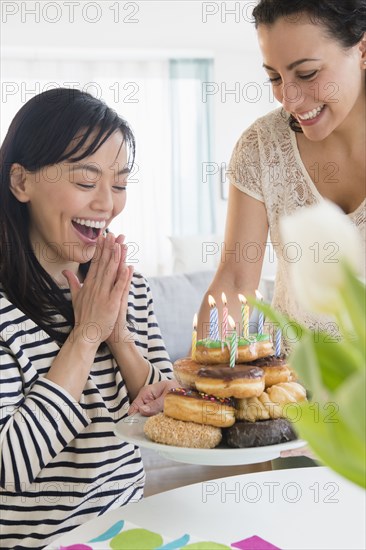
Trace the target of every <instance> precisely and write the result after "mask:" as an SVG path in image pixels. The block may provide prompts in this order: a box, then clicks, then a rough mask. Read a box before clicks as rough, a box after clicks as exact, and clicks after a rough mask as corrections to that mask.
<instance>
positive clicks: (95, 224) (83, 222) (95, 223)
mask: <svg viewBox="0 0 366 550" xmlns="http://www.w3.org/2000/svg"><path fill="white" fill-rule="evenodd" d="M73 221H74V222H76V223H78V224H79V225H86V226H87V227H95V228H97V229H104V227H105V226H106V222H105V220H101V221H99V222H98V221H95V220H84V219H81V218H73Z"/></svg>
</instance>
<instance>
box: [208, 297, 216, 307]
mask: <svg viewBox="0 0 366 550" xmlns="http://www.w3.org/2000/svg"><path fill="white" fill-rule="evenodd" d="M208 303H209V304H210V307H216V302H215V300H214V298H213V296H211V294H209V295H208Z"/></svg>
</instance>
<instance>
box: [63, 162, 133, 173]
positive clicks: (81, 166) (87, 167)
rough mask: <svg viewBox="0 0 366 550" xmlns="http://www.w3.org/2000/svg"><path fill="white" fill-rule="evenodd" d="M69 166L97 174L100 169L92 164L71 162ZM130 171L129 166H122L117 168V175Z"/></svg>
mask: <svg viewBox="0 0 366 550" xmlns="http://www.w3.org/2000/svg"><path fill="white" fill-rule="evenodd" d="M71 168H72V170H73V171H75V170H88V171H90V172H93V174H98V175H101V173H102V172H101V170H100V169H99V168H97V167H96V166H95V165H94V164H72V165H71ZM130 171H131V169H130V168H128V167H125V168H122V170H119V171H118V172H117V174H116V175H117V176H122V175H123V174H129V173H130Z"/></svg>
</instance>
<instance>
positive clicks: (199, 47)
mask: <svg viewBox="0 0 366 550" xmlns="http://www.w3.org/2000/svg"><path fill="white" fill-rule="evenodd" d="M255 3H256V1H255V0H247V1H241V2H201V1H195V0H193V1H155V0H150V1H145V2H123V1H120V2H116V1H113V2H110V1H105V0H103V1H99V2H90V1H83V0H79V1H69V2H63V1H58V2H52V1H48V2H31V1H29V0H28V1H26V2H24V1H22V2H14V1H13V2H5V1H2V2H1V3H0V6H1V21H2V28H1V31H2V39H1V47H2V51H3V55H6V54H7V52H9V51H14V50H16V49H21V50H24V49H25V50H26V51H27V52H28V53H31V52H32V51H36V52H37V51H38V52H39V55H48V56H49V57H51V59H52V57H53V58H56V57H57V50H58V49H60V48H62V49H64V48H66V49H68V50H70V55H71V56H72V55H73V52H75V50H76V49H77V50H87V52H88V53H87V55H88V57H91V58H93V56H94V57H95V58H98V56H100V53H101V51H103V52H105V51H107V52H108V55H110V56H111V57H116V56H126V57H128V56H131V55H133V56H138V57H154V56H155V57H161V56H164V57H167V56H168V57H171V56H175V55H184V56H187V57H191V56H192V57H196V56H200V55H202V56H206V55H210V56H212V57H213V58H214V67H215V74H214V80H215V82H214V83H213V84H212V87H211V89H212V90H214V91H215V92H216V93H215V94H214V113H215V122H214V129H213V131H214V161H215V162H216V163H217V166H218V167H219V166H220V165H221V164H222V163H224V164H225V165H226V164H227V163H228V161H229V159H230V155H231V150H232V148H233V146H234V144H235V142H236V140H237V138H238V137H239V135H240V134H241V132H242V131H243V130H244V129H245V128H246V127H247V126H248V125H249V124H250V123H251V122H253V121H254V120H255V119H256V118H257V117H258V116H261V115H263V114H265V113H266V112H268V111H269V110H271V109H273V108H274V107H275V104H274V102H273V101H270V93H269V87H268V86H266V85H265V84H264V83H265V80H266V76H265V74H264V71H263V69H262V67H261V56H260V53H259V51H258V46H257V41H256V33H255V29H254V25H253V23H252V22H251V20H250V19H251V18H250V13H251V9H252V7H253V6H254V5H255ZM117 7H118V11H117ZM230 10H231V11H230ZM93 21H94V22H93ZM2 78H3V79H4V78H6V75H2ZM250 83H251V84H250ZM225 90H226V92H228V91H229V90H236V91H237V94H238V95H237V96H235V95H234V94H230V93H225ZM256 94H258V98H257V101H255V97H256ZM2 108H4V106H2ZM216 178H217V180H216V181H217V187H216V198H217V221H218V228H221V231H220V230H219V231H218V232H219V233H221V232H222V231H223V228H224V223H225V213H226V204H227V203H226V201H224V200H222V199H221V189H220V179H221V178H220V175H219V174H217V176H216Z"/></svg>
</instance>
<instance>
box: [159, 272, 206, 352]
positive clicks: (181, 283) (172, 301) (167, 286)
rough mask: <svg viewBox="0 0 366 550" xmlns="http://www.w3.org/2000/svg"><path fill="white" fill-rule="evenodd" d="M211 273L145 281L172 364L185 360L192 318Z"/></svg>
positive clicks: (189, 343)
mask: <svg viewBox="0 0 366 550" xmlns="http://www.w3.org/2000/svg"><path fill="white" fill-rule="evenodd" d="M214 273H215V272H214V271H197V272H193V273H178V274H174V275H166V276H162V277H151V278H149V279H148V282H149V285H150V288H151V292H152V295H153V299H154V310H155V314H156V317H157V319H158V323H159V326H160V330H161V334H162V337H163V340H164V342H165V346H166V348H167V351H168V353H169V356H170V359H171V360H172V362H174V361H175V360H176V359H178V358H180V357H185V356H186V355H187V353H188V351H189V349H190V346H191V335H192V323H193V316H194V314H195V313H197V312H198V309H199V307H200V305H201V301H202V297H203V295H204V293H205V292H206V290H207V288H208V286H209V284H210V282H211V281H212V279H213V276H214Z"/></svg>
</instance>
